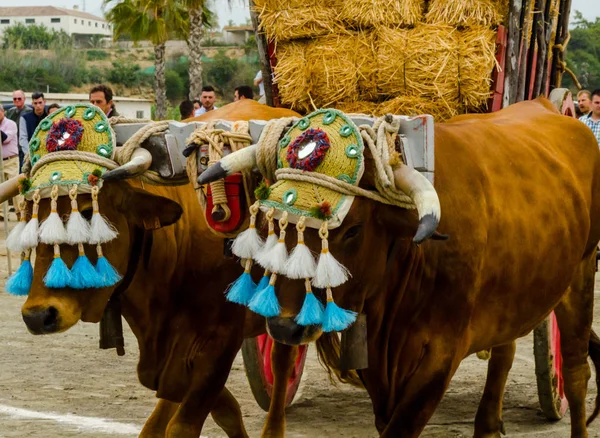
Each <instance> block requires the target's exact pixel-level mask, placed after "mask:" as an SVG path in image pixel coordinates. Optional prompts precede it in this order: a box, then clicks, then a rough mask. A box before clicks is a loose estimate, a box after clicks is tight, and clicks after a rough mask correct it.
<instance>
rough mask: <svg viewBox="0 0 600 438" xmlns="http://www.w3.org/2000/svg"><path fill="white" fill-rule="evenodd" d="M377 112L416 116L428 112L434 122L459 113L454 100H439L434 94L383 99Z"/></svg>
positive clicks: (458, 107)
mask: <svg viewBox="0 0 600 438" xmlns="http://www.w3.org/2000/svg"><path fill="white" fill-rule="evenodd" d="M377 114H379V115H383V114H398V115H405V116H416V115H419V114H430V115H432V116H433V118H434V120H435V121H436V122H443V121H446V120H448V119H449V118H451V117H454V116H456V115H458V114H461V110H460V106H459V104H458V102H456V101H440V100H439V99H438V98H437V97H435V96H398V97H395V98H393V99H390V100H388V101H385V102H383V103H381V104H380V105H379V107H378V108H377Z"/></svg>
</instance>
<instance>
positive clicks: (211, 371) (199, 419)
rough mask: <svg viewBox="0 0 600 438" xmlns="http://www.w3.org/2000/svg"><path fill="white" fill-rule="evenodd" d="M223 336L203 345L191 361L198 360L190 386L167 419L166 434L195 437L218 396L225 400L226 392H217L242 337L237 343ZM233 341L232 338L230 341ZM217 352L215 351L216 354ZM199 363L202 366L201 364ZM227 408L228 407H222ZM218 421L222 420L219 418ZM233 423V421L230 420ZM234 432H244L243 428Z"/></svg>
mask: <svg viewBox="0 0 600 438" xmlns="http://www.w3.org/2000/svg"><path fill="white" fill-rule="evenodd" d="M222 341H223V340H222V339H215V340H214V342H210V343H208V344H206V345H205V346H204V348H203V349H202V350H203V351H202V353H198V354H197V355H196V357H195V360H194V363H195V364H199V365H198V369H197V370H196V371H195V372H194V378H193V380H192V382H191V384H190V390H189V391H188V393H187V394H186V396H185V397H184V399H183V401H182V402H181V403H180V405H179V409H177V412H176V413H175V415H174V416H173V418H172V419H171V421H170V422H169V425H168V426H167V431H166V434H165V437H167V438H198V437H199V436H200V432H202V427H203V426H204V422H205V421H206V417H207V416H208V414H209V413H210V411H211V410H212V409H213V407H214V406H215V403H216V402H217V401H219V400H221V401H223V400H225V402H227V398H228V397H227V396H224V398H220V397H219V395H220V394H221V392H222V391H223V389H224V388H225V382H226V381H227V377H228V375H229V371H230V370H231V366H232V364H233V360H234V358H235V355H236V354H237V352H238V351H239V348H240V345H241V339H239V343H237V340H236V344H237V345H223V344H222V343H221V344H219V342H222ZM232 342H233V341H232ZM217 352H219V353H218V354H216V353H217ZM200 364H201V366H200ZM224 411H225V412H227V409H225V410H224ZM219 421H224V420H223V419H222V418H220V420H219ZM229 424H234V422H232V423H229ZM240 433H241V434H239V435H236V436H240V437H242V436H245V435H243V434H245V431H242V432H240Z"/></svg>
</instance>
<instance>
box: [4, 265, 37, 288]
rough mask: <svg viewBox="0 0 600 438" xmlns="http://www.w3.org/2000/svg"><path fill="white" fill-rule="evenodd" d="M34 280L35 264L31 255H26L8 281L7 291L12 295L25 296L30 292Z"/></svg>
mask: <svg viewBox="0 0 600 438" xmlns="http://www.w3.org/2000/svg"><path fill="white" fill-rule="evenodd" d="M32 282H33V266H31V261H29V257H25V260H23V263H21V266H19V269H17V272H15V273H14V274H13V275H11V276H10V278H9V279H8V281H7V282H6V286H5V289H6V292H8V293H9V294H11V295H18V296H24V295H27V294H28V293H29V289H31V283H32Z"/></svg>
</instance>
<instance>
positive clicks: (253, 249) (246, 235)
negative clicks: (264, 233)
mask: <svg viewBox="0 0 600 438" xmlns="http://www.w3.org/2000/svg"><path fill="white" fill-rule="evenodd" d="M257 213H258V202H255V203H254V204H253V205H252V206H251V207H250V227H249V228H248V229H247V230H246V231H244V232H242V233H240V234H239V235H238V236H237V237H236V238H235V240H234V241H233V245H232V246H231V251H232V252H233V253H234V254H235V255H236V256H238V257H239V258H242V259H251V258H252V257H254V256H255V255H256V254H258V252H259V251H260V250H261V249H262V247H263V245H264V241H263V240H262V239H261V237H260V236H259V235H258V232H257V231H256V214H257Z"/></svg>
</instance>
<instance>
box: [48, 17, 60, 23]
mask: <svg viewBox="0 0 600 438" xmlns="http://www.w3.org/2000/svg"><path fill="white" fill-rule="evenodd" d="M50 23H60V18H51V19H50Z"/></svg>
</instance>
